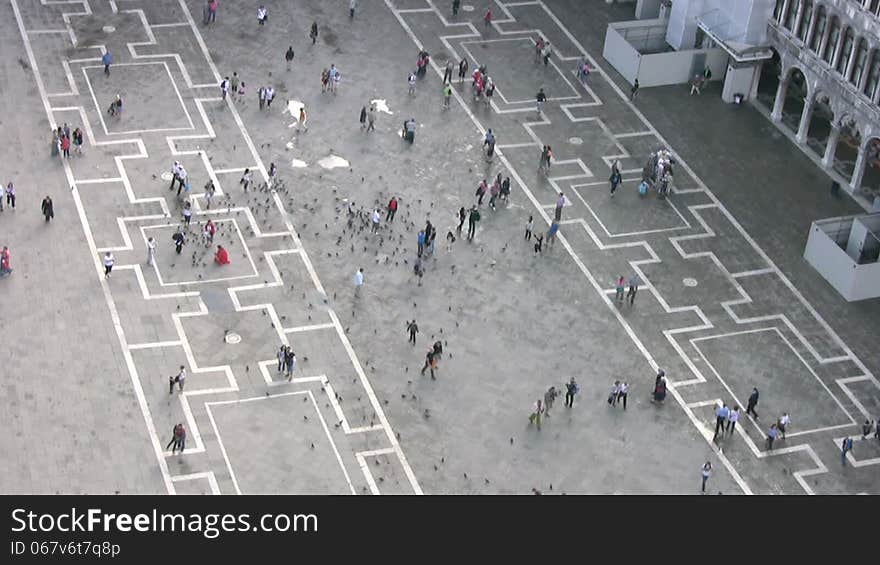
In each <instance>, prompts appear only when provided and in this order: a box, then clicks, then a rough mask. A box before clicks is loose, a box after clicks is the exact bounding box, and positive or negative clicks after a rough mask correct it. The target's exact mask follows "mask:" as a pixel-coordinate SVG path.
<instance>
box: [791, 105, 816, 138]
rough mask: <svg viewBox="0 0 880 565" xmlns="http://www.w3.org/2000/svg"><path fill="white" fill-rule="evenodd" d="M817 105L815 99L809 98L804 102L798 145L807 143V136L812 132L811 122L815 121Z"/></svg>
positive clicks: (798, 131)
mask: <svg viewBox="0 0 880 565" xmlns="http://www.w3.org/2000/svg"><path fill="white" fill-rule="evenodd" d="M814 104H815V97H812V98H807V99H806V100H804V111H803V112H801V121H800V123H799V124H798V130H797V136H796V137H795V138H796V139H797V142H798V143H801V144H803V143H806V142H807V134H808V133H809V132H810V122H811V121H813V106H814Z"/></svg>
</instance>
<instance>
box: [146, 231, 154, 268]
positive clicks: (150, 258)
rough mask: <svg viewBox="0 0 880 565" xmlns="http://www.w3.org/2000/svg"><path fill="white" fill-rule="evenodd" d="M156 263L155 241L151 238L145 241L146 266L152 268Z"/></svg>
mask: <svg viewBox="0 0 880 565" xmlns="http://www.w3.org/2000/svg"><path fill="white" fill-rule="evenodd" d="M155 262H156V240H155V239H153V238H152V237H151V238H148V239H147V265H149V266H151V267H152V266H153V265H154V264H155Z"/></svg>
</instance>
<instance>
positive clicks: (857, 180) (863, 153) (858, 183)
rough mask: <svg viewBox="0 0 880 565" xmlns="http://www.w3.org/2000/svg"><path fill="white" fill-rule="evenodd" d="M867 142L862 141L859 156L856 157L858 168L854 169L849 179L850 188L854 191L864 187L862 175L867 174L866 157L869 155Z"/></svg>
mask: <svg viewBox="0 0 880 565" xmlns="http://www.w3.org/2000/svg"><path fill="white" fill-rule="evenodd" d="M867 147H868V144H867V143H862V146H861V147H859V156H858V157H856V168H855V169H854V170H853V175H852V178H851V179H850V181H849V186H850V188H852V189H853V191H855V190H858V189H860V188H862V177H864V176H865V158H866V157H867V153H868V151H867Z"/></svg>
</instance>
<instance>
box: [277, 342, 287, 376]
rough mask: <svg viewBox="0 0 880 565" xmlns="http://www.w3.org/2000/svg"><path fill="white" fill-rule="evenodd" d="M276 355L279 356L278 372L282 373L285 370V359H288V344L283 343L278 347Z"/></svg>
mask: <svg viewBox="0 0 880 565" xmlns="http://www.w3.org/2000/svg"><path fill="white" fill-rule="evenodd" d="M276 357H277V358H278V372H279V373H280V372H281V371H283V370H284V364H285V360H286V359H287V346H286V345H283V344H282V345H281V347H279V348H278V353H277V354H276Z"/></svg>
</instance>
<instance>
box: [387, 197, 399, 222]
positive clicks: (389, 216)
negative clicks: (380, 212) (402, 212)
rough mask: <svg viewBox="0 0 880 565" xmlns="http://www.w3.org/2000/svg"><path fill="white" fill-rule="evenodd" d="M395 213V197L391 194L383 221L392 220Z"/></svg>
mask: <svg viewBox="0 0 880 565" xmlns="http://www.w3.org/2000/svg"><path fill="white" fill-rule="evenodd" d="M395 214H397V197H396V196H392V197H391V200H389V201H388V214H386V215H385V222H386V223H388V222H393V221H394V215H395Z"/></svg>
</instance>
